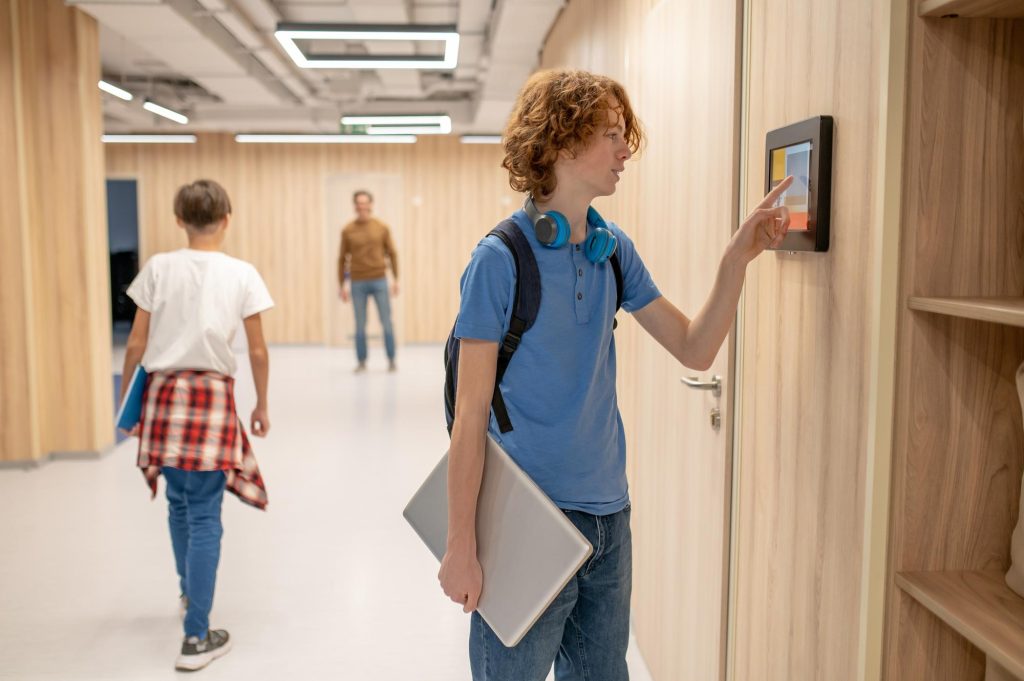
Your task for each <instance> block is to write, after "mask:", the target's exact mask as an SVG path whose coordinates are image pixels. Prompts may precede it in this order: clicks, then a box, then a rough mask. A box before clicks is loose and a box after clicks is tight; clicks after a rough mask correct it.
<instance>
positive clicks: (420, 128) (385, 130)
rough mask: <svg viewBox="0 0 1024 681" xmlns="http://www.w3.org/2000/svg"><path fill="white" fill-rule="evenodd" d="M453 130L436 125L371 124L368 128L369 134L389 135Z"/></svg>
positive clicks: (432, 133)
mask: <svg viewBox="0 0 1024 681" xmlns="http://www.w3.org/2000/svg"><path fill="white" fill-rule="evenodd" d="M451 131H452V128H451V126H450V125H449V126H448V128H447V129H445V128H442V127H438V126H436V125H371V126H369V127H367V128H366V134H367V135H374V136H375V137H387V136H391V135H447V134H448V133H450V132H451Z"/></svg>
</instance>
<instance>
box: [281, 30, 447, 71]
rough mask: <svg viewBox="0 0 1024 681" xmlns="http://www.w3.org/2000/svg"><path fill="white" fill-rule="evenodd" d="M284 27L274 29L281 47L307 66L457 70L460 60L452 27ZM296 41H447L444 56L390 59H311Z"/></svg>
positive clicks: (315, 67) (305, 67)
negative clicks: (430, 28)
mask: <svg viewBox="0 0 1024 681" xmlns="http://www.w3.org/2000/svg"><path fill="white" fill-rule="evenodd" d="M283 26H284V27H283V28H280V29H278V30H277V31H275V32H274V37H275V38H277V41H278V42H279V43H281V47H283V48H284V51H285V52H287V53H288V56H289V57H291V58H292V61H294V62H295V64H296V65H297V66H299V67H301V68H304V69H344V68H348V69H454V68H455V66H456V65H457V64H458V61H459V34H458V33H456V32H454V31H451V30H449V29H447V28H446V29H445V30H438V31H423V30H415V28H414V29H413V30H409V31H401V30H393V28H390V27H379V28H378V29H376V30H373V29H370V30H367V29H359V28H358V27H347V28H342V29H332V28H329V27H326V26H325V27H324V28H323V29H313V28H287V25H283ZM296 40H358V41H366V40H391V41H395V40H400V41H413V40H417V41H435V42H436V41H444V44H445V48H444V57H442V58H441V59H438V58H436V57H432V58H424V57H420V58H410V59H401V58H390V59H381V58H379V57H378V58H374V57H373V56H367V57H362V56H360V57H348V58H340V57H339V58H333V57H321V58H317V57H315V56H314V57H313V58H312V59H310V58H309V57H307V56H306V54H305V53H304V52H303V51H302V50H301V49H300V48H299V46H298V45H296V44H295V41H296Z"/></svg>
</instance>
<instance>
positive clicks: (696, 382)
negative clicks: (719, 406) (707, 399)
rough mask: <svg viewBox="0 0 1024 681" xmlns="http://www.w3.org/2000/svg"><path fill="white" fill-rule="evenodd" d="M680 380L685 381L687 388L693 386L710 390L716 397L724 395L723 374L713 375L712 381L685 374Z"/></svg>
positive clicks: (697, 388)
mask: <svg viewBox="0 0 1024 681" xmlns="http://www.w3.org/2000/svg"><path fill="white" fill-rule="evenodd" d="M679 380H680V381H682V382H683V383H685V384H686V387H687V388H693V389H694V390H710V391H711V394H712V395H714V396H715V397H721V396H722V377H721V376H712V377H711V380H710V381H702V380H700V379H699V378H697V377H696V376H689V377H687V376H683V377H682V378H680V379H679Z"/></svg>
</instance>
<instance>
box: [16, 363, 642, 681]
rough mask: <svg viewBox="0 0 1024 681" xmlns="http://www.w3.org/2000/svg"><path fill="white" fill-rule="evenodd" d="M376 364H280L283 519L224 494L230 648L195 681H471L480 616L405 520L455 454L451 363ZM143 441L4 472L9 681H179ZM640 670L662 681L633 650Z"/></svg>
mask: <svg viewBox="0 0 1024 681" xmlns="http://www.w3.org/2000/svg"><path fill="white" fill-rule="evenodd" d="M381 354H382V353H381V351H380V350H379V349H377V348H371V358H370V368H369V371H368V372H367V373H364V374H360V375H353V373H352V366H353V364H354V358H353V356H352V353H351V351H348V350H339V349H326V348H316V347H294V346H287V347H274V348H271V382H270V384H271V385H270V420H271V431H270V434H269V436H268V437H267V438H266V439H262V440H261V439H259V438H253V446H254V448H255V451H256V456H257V458H258V460H259V462H260V466H261V469H262V471H263V475H264V477H265V479H266V481H267V489H268V493H269V497H270V506H269V509H268V510H267V512H266V513H263V512H260V511H256V510H254V509H252V508H249V507H247V506H244V505H243V504H242V503H240V502H239V501H238V500H237V499H235V498H234V496H232V495H230V494H225V497H224V529H225V532H224V540H223V547H222V553H221V563H220V570H219V573H218V581H217V593H216V600H215V603H214V610H213V614H212V617H211V624H212V625H213V626H214V627H217V628H226V629H228V630H229V631H230V633H231V635H232V638H233V641H234V645H233V649H232V651H231V653H230V654H228V655H227V656H225V657H224V658H222V659H220V660H218V661H216V662H214V663H213V664H212V665H210V666H209V667H208V668H206V669H205V670H203V671H201V672H199V675H200V678H203V679H204V680H206V681H214V680H217V679H232V680H234V679H239V680H245V681H262V680H267V681H270V680H273V681H278V680H287V681H307V680H310V681H318V680H320V679H324V680H327V679H344V680H352V681H364V680H365V681H399V680H401V681H459V680H463V679H469V677H470V675H469V661H468V653H467V632H468V624H469V619H468V616H466V615H463V614H462V612H461V610H460V609H459V608H458V607H457V606H455V605H454V604H452V603H451V602H450V601H448V600H447V599H446V597H445V596H444V594H443V593H441V590H440V588H439V587H438V584H437V579H436V573H437V562H436V561H435V560H434V558H433V556H431V555H430V553H429V552H428V551H427V549H426V548H425V547H424V546H423V545H422V544H421V543H420V541H419V539H418V538H417V537H416V535H415V534H414V533H413V532H412V531H411V530H410V529H409V527H408V526H407V525H406V523H405V521H404V519H403V518H402V509H403V508H404V506H405V503H406V501H407V500H408V499H409V497H410V496H411V495H412V493H413V492H414V491H415V490H416V488H417V486H418V485H419V483H420V482H421V481H422V479H423V478H424V477H425V476H426V474H427V473H428V472H429V470H430V469H431V468H432V467H433V466H434V465H435V464H436V463H437V460H438V459H439V458H440V456H441V454H442V453H443V452H444V450H445V449H446V446H447V442H448V438H447V435H446V433H445V429H444V425H443V424H444V413H443V407H442V404H443V402H442V399H441V387H442V384H443V380H444V370H443V367H442V360H441V355H442V350H441V347H440V346H413V347H407V348H402V349H401V350H400V354H399V371H398V372H397V373H394V374H389V373H387V372H386V371H385V370H384V360H383V358H382V357H381ZM116 362H117V363H116V364H115V366H116V367H120V364H119V362H120V355H119V353H117V355H116ZM239 367H240V368H239V372H238V382H237V387H236V395H237V401H238V408H239V414H240V415H241V416H242V420H243V422H245V423H246V424H247V425H248V414H249V412H250V411H251V409H252V406H253V404H254V402H255V397H254V395H255V393H254V390H253V387H252V378H251V374H250V373H249V369H248V363H247V361H246V360H245V357H244V356H239ZM136 443H137V441H136V440H134V439H132V440H126V441H124V442H122V443H121V444H119V445H118V446H117V447H116V448H115V449H114V450H113V451H112V452H110V453H108V454H106V455H105V456H103V457H101V458H98V459H97V458H89V459H82V460H55V461H51V462H49V463H46V464H44V465H41V466H39V467H33V468H3V469H0V679H16V680H17V681H30V680H37V679H38V680H42V679H47V680H50V679H53V680H61V681H64V680H69V681H71V680H79V679H83V680H84V679H125V680H131V681H147V680H149V679H173V678H181V676H180V675H179V674H178V673H176V672H175V671H174V670H173V663H174V658H175V656H176V655H177V653H178V649H179V647H180V645H181V624H180V621H179V618H178V611H177V607H178V604H177V597H178V590H177V584H176V582H177V579H176V576H175V573H174V563H173V558H172V554H171V547H170V539H169V536H168V531H167V523H166V516H167V508H166V501H165V500H164V498H163V496H162V495H163V482H161V485H160V496H159V497H158V498H157V499H156V500H155V501H150V500H149V494H148V490H147V488H146V486H145V484H144V483H143V480H142V476H141V474H140V473H139V471H138V469H137V468H135V466H134V459H135V453H136V447H137V444H136ZM629 664H630V670H631V678H632V680H633V681H649V679H650V677H649V674H648V672H647V670H646V668H645V667H644V664H643V661H642V659H641V657H640V655H639V652H638V651H637V649H636V646H635V642H634V641H631V645H630V652H629Z"/></svg>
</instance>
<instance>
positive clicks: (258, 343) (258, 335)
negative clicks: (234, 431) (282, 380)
mask: <svg viewBox="0 0 1024 681" xmlns="http://www.w3.org/2000/svg"><path fill="white" fill-rule="evenodd" d="M245 337H246V339H247V340H248V341H249V365H250V366H251V367H252V380H253V382H254V383H255V384H256V408H255V409H253V410H252V417H251V419H250V422H249V430H250V431H252V434H253V435H256V436H257V437H266V435H267V432H268V431H269V430H270V417H269V415H268V412H267V382H268V379H269V377H270V353H268V352H267V342H266V341H265V340H264V339H263V323H262V322H261V321H260V315H259V313H257V314H254V315H252V316H251V317H246V318H245Z"/></svg>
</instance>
